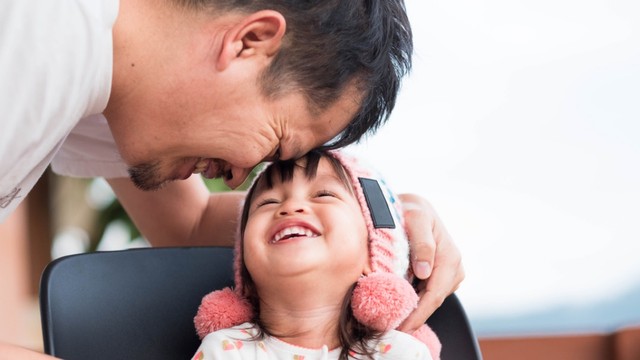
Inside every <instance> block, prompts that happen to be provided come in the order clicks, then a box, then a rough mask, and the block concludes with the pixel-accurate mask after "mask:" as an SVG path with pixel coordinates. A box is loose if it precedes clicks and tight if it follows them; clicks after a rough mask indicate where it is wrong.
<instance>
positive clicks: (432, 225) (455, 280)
mask: <svg viewBox="0 0 640 360" xmlns="http://www.w3.org/2000/svg"><path fill="white" fill-rule="evenodd" d="M398 197H399V198H400V201H401V202H402V205H403V209H404V218H405V221H406V225H407V226H406V227H407V232H408V236H409V242H410V247H411V264H412V267H413V272H414V274H415V275H416V277H418V278H420V279H422V281H421V282H420V284H419V286H418V290H419V295H420V300H419V302H418V308H417V309H416V310H414V311H413V313H411V315H409V317H408V318H407V319H405V321H404V322H403V323H402V324H400V326H399V327H398V330H401V331H405V332H408V333H410V334H411V333H413V332H414V331H415V330H416V329H418V328H419V327H420V326H421V325H422V324H424V322H425V321H426V319H427V318H428V317H429V316H431V314H433V312H434V311H436V309H437V308H438V307H440V305H442V303H443V302H444V299H445V298H446V297H447V296H449V294H451V293H453V292H454V291H455V290H456V289H457V288H458V286H459V285H460V283H461V282H462V280H463V279H464V268H463V266H462V257H461V255H460V251H459V250H458V248H457V247H456V245H455V243H454V242H453V239H452V238H451V235H449V233H448V232H447V229H446V228H445V227H444V224H443V223H442V220H440V217H439V216H438V214H437V213H436V211H435V210H434V209H433V206H431V204H430V203H429V202H428V201H427V200H425V199H423V198H422V197H420V196H418V195H414V194H401V195H399V196H398Z"/></svg>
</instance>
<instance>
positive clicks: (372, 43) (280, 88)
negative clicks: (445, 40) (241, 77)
mask: <svg viewBox="0 0 640 360" xmlns="http://www.w3.org/2000/svg"><path fill="white" fill-rule="evenodd" d="M173 1H176V2H177V3H178V4H182V5H184V6H188V7H193V8H202V9H206V8H211V9H217V10H222V11H243V12H247V13H252V12H257V11H259V10H264V9H270V10H275V11H278V12H280V13H281V14H282V15H283V16H284V18H285V20H286V22H287V32H286V34H285V35H284V38H283V43H282V47H281V48H280V51H279V52H278V54H277V55H276V56H275V58H274V60H273V62H272V63H271V64H270V66H269V67H268V68H267V70H266V71H265V72H264V73H263V75H262V78H261V86H262V88H263V90H264V94H265V96H268V97H274V96H278V95H279V94H282V93H284V92H288V91H291V90H296V91H301V92H302V93H303V94H304V95H305V96H306V97H307V98H308V100H309V102H310V105H311V107H312V108H314V109H316V110H317V111H321V110H322V109H323V108H325V107H327V106H329V105H331V104H332V103H333V102H335V101H336V99H337V98H338V97H339V96H340V95H341V93H342V90H344V88H345V86H346V85H347V84H348V83H349V81H350V80H353V79H354V78H355V79H358V87H359V88H360V90H362V91H363V92H364V93H365V95H364V98H363V101H362V106H361V108H360V111H359V113H358V114H357V115H356V117H355V118H354V119H353V121H351V123H350V124H349V125H348V126H347V128H345V129H344V130H343V131H342V132H341V133H340V135H339V138H337V139H336V142H335V144H334V145H335V147H341V146H345V145H348V144H351V143H353V142H355V141H357V140H358V139H360V138H361V137H362V135H364V134H366V133H367V132H373V131H375V130H376V129H377V128H378V127H379V126H380V125H382V123H384V121H385V120H386V119H387V118H388V116H389V113H390V111H391V110H392V109H393V107H394V105H395V101H396V95H397V93H398V90H399V87H400V80H401V78H402V77H403V76H404V75H405V74H406V73H407V72H408V71H409V70H410V68H411V55H412V53H413V42H412V33H411V27H410V24H409V20H408V18H407V15H406V10H405V5H404V0H349V1H343V0H313V1H300V0H173Z"/></svg>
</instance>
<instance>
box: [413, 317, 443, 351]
mask: <svg viewBox="0 0 640 360" xmlns="http://www.w3.org/2000/svg"><path fill="white" fill-rule="evenodd" d="M413 336H414V337H415V338H417V339H418V340H420V341H422V342H423V343H425V344H426V345H427V347H428V348H429V352H430V353H431V358H433V360H440V351H441V350H442V343H441V342H440V339H438V336H437V335H436V333H435V332H433V330H431V328H430V327H429V326H427V325H426V324H425V325H422V326H421V327H419V328H418V330H416V331H415V332H414V333H413Z"/></svg>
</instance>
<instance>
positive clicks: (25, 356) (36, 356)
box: [0, 342, 57, 360]
mask: <svg viewBox="0 0 640 360" xmlns="http://www.w3.org/2000/svg"><path fill="white" fill-rule="evenodd" d="M0 359H3V360H4V359H20V360H55V359H57V358H54V357H53V356H49V355H45V354H42V353H39V352H35V351H32V350H27V349H25V348H21V347H19V346H15V345H10V344H7V343H2V342H0Z"/></svg>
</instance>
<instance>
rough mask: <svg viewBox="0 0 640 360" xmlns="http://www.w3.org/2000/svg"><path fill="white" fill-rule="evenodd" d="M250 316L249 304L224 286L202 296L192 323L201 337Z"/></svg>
mask: <svg viewBox="0 0 640 360" xmlns="http://www.w3.org/2000/svg"><path fill="white" fill-rule="evenodd" d="M252 317H253V309H252V307H251V304H249V302H248V301H247V300H246V299H244V298H242V297H240V296H239V295H238V294H237V293H236V292H235V291H233V290H231V289H230V288H224V289H222V290H216V291H212V292H211V293H209V294H208V295H206V296H205V297H204V298H202V302H201V303H200V307H198V313H197V314H196V316H195V318H194V319H193V323H194V324H195V327H196V332H197V333H198V336H199V337H200V339H202V338H204V337H205V336H207V334H209V333H212V332H214V331H216V330H220V329H226V328H230V327H233V326H236V325H240V324H242V323H245V322H247V321H250V320H251V318H252Z"/></svg>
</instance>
